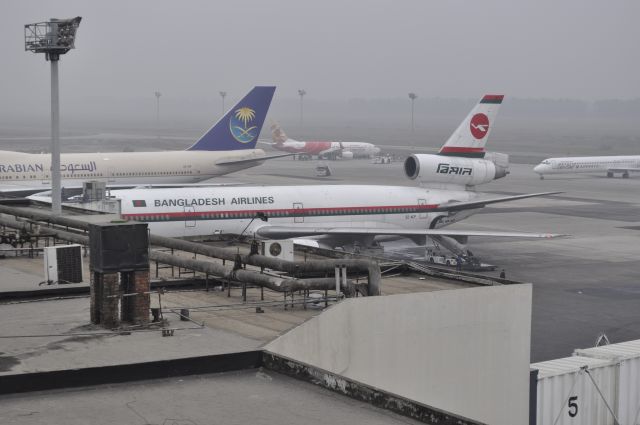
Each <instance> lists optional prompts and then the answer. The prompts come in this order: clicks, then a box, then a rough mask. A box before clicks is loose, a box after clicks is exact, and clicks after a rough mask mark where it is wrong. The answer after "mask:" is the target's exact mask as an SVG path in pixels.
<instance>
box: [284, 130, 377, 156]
mask: <svg viewBox="0 0 640 425" xmlns="http://www.w3.org/2000/svg"><path fill="white" fill-rule="evenodd" d="M271 138H272V140H273V143H272V144H271V146H272V147H273V148H275V149H278V150H281V151H285V152H291V153H296V154H298V156H299V157H300V158H305V159H306V158H312V157H313V156H314V155H315V156H318V157H319V158H322V157H324V158H336V157H341V158H342V159H352V158H369V157H371V156H373V155H377V154H379V153H380V148H378V147H377V146H375V145H373V144H371V143H364V142H330V141H307V142H301V141H298V140H293V139H290V138H289V137H287V135H286V134H285V132H284V130H282V128H280V126H279V125H278V124H275V123H274V124H273V125H272V126H271Z"/></svg>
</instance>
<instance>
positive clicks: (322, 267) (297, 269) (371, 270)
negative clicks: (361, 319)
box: [0, 205, 381, 296]
mask: <svg viewBox="0 0 640 425" xmlns="http://www.w3.org/2000/svg"><path fill="white" fill-rule="evenodd" d="M0 213H5V214H10V215H14V216H20V217H26V218H30V219H32V220H38V221H46V222H50V223H54V224H59V225H63V226H69V227H74V228H78V229H83V230H88V229H89V223H88V222H86V221H82V220H77V219H72V218H68V217H58V216H54V215H52V214H51V213H49V212H45V211H35V210H29V211H24V210H23V209H21V208H15V207H8V206H5V205H0ZM149 242H150V243H151V244H152V245H159V246H164V247H167V248H173V249H177V250H180V251H185V252H192V253H196V254H202V255H206V256H208V257H214V258H220V259H223V260H230V261H235V259H236V256H237V255H238V252H237V250H236V249H233V248H220V247H215V246H210V245H205V244H202V243H197V242H191V241H186V240H183V239H175V238H168V237H165V236H159V235H154V234H150V235H149ZM240 260H241V261H242V263H244V264H249V265H252V266H256V267H263V268H270V269H274V270H281V271H285V272H287V273H289V274H290V275H292V276H297V275H298V274H305V273H313V272H316V273H327V274H328V273H331V272H333V271H334V270H335V267H339V266H344V267H348V268H349V269H351V270H353V271H355V272H365V273H367V276H368V283H369V285H368V295H370V296H371V295H380V281H381V273H380V266H379V265H378V263H376V262H375V261H372V260H364V259H347V258H343V259H327V260H312V261H285V260H281V259H278V258H272V257H266V256H264V255H257V254H254V255H248V254H240ZM167 264H171V263H167Z"/></svg>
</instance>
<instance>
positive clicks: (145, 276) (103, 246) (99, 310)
mask: <svg viewBox="0 0 640 425" xmlns="http://www.w3.org/2000/svg"><path fill="white" fill-rule="evenodd" d="M140 226H144V229H142V228H141V227H140ZM146 227H147V225H146V224H139V223H134V224H129V223H117V224H112V223H109V224H97V225H91V227H90V231H89V244H90V249H91V257H90V258H91V261H90V266H89V267H90V269H91V287H90V293H91V308H90V311H91V323H94V324H100V325H102V326H104V327H106V328H116V327H118V326H120V322H121V321H122V322H128V323H132V324H146V323H149V308H150V306H151V296H150V293H149V290H150V280H149V276H150V274H149V261H148V245H149V238H148V233H147V230H146Z"/></svg>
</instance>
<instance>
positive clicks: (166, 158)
mask: <svg viewBox="0 0 640 425" xmlns="http://www.w3.org/2000/svg"><path fill="white" fill-rule="evenodd" d="M263 156H265V154H264V151H263V150H261V149H245V150H236V151H195V150H194V151H163V152H110V153H66V154H62V155H60V163H61V166H60V168H61V174H62V185H63V186H70V185H73V186H82V182H83V181H86V180H99V181H105V182H107V183H108V184H111V185H127V184H143V183H145V184H162V183H197V182H201V181H203V180H207V179H210V178H211V177H216V176H219V175H223V174H227V173H232V172H234V171H238V170H241V169H244V168H248V167H253V166H255V165H259V164H260V162H247V163H239V164H226V165H222V164H220V163H221V162H224V161H234V160H235V161H237V160H245V159H252V158H260V157H263ZM50 170H51V155H49V154H28V153H22V152H12V151H0V187H2V186H3V185H5V186H21V187H22V186H24V187H29V188H31V187H34V188H37V187H42V188H43V189H47V188H49V187H50V186H51V172H50Z"/></svg>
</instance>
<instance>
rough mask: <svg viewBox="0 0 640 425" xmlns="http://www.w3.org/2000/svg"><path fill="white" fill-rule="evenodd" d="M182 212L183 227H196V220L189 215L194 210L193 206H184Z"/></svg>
mask: <svg viewBox="0 0 640 425" xmlns="http://www.w3.org/2000/svg"><path fill="white" fill-rule="evenodd" d="M184 212H185V215H184V227H196V221H195V220H194V219H193V217H190V216H189V214H190V213H195V212H196V209H195V207H184Z"/></svg>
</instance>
